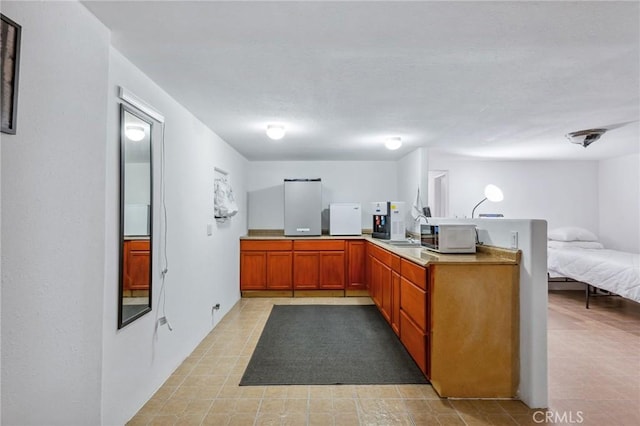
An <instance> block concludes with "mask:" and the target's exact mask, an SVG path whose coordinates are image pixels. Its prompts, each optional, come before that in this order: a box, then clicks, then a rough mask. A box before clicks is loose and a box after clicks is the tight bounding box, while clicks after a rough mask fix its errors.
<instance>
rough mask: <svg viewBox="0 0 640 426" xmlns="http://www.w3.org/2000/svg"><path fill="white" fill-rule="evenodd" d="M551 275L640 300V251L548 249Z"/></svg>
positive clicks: (548, 263)
mask: <svg viewBox="0 0 640 426" xmlns="http://www.w3.org/2000/svg"><path fill="white" fill-rule="evenodd" d="M547 268H548V270H549V276H551V277H559V276H561V277H567V278H571V279H574V280H576V281H581V282H584V283H587V284H591V285H593V286H595V287H598V288H600V289H602V290H606V291H610V292H612V293H615V294H618V295H620V296H623V297H626V298H627V299H631V300H635V301H636V302H640V254H637V253H627V252H623V251H617V250H609V249H584V248H573V247H571V248H551V247H549V248H547Z"/></svg>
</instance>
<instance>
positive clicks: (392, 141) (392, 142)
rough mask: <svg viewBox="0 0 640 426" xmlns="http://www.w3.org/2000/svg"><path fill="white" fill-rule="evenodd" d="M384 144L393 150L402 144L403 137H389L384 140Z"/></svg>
mask: <svg viewBox="0 0 640 426" xmlns="http://www.w3.org/2000/svg"><path fill="white" fill-rule="evenodd" d="M384 146H386V147H387V149H390V150H392V151H393V150H396V149H398V148H400V147H401V146H402V138H401V137H398V136H396V137H393V138H387V139H385V141H384Z"/></svg>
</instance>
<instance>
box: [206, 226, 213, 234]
mask: <svg viewBox="0 0 640 426" xmlns="http://www.w3.org/2000/svg"><path fill="white" fill-rule="evenodd" d="M207 235H208V236H211V235H213V224H211V223H207Z"/></svg>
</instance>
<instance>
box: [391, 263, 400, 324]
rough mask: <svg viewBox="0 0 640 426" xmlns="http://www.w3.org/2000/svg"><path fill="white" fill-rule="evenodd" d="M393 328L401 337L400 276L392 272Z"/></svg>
mask: <svg viewBox="0 0 640 426" xmlns="http://www.w3.org/2000/svg"><path fill="white" fill-rule="evenodd" d="M391 328H392V329H393V331H394V332H395V333H396V335H398V336H399V335H400V274H399V273H398V272H396V271H394V270H391Z"/></svg>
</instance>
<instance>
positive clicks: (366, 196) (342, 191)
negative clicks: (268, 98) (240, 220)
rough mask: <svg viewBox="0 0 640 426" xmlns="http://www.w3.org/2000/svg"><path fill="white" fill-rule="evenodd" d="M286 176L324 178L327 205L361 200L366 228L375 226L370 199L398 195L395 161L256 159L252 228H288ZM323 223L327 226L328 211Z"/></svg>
mask: <svg viewBox="0 0 640 426" xmlns="http://www.w3.org/2000/svg"><path fill="white" fill-rule="evenodd" d="M285 178H291V179H295V178H321V179H322V208H323V209H328V208H329V204H330V203H342V202H359V203H361V204H362V207H363V209H362V210H363V212H362V227H363V228H365V229H371V227H372V223H371V216H370V215H369V213H368V203H369V202H371V201H386V200H392V199H393V200H395V197H397V164H396V162H395V161H252V162H251V163H249V168H248V177H247V191H248V203H249V229H284V184H283V182H284V179H285ZM322 223H323V228H326V227H327V224H328V222H327V213H326V212H323V221H322Z"/></svg>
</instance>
